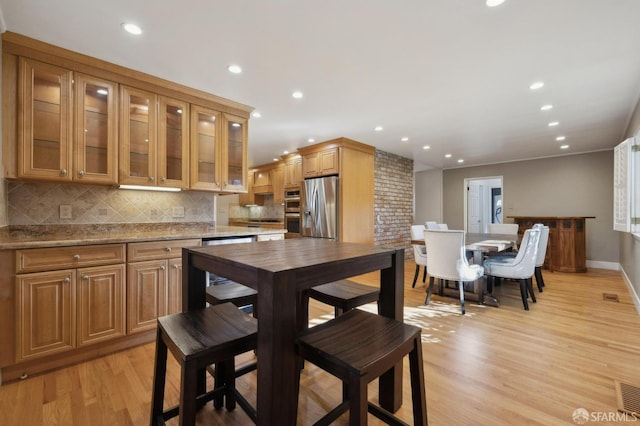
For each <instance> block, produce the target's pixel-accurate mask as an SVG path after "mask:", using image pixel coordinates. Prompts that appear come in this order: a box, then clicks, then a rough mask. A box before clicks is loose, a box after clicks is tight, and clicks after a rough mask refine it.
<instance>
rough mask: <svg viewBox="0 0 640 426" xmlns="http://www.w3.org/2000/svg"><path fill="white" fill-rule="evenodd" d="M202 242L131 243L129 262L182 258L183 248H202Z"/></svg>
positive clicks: (128, 248) (128, 254) (191, 240)
mask: <svg viewBox="0 0 640 426" xmlns="http://www.w3.org/2000/svg"><path fill="white" fill-rule="evenodd" d="M200 245H201V240H200V239H199V238H194V239H190V240H167V241H150V242H144V243H129V244H128V246H127V257H128V259H129V262H138V261H142V260H154V259H169V258H172V257H176V256H182V248H183V247H200Z"/></svg>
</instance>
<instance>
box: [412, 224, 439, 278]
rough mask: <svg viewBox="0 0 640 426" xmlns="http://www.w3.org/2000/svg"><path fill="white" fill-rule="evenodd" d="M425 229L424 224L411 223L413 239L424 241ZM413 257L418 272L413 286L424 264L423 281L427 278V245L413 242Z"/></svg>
mask: <svg viewBox="0 0 640 426" xmlns="http://www.w3.org/2000/svg"><path fill="white" fill-rule="evenodd" d="M433 223H435V222H433ZM424 230H425V226H423V225H411V240H413V241H415V240H422V241H424ZM413 257H414V259H415V262H416V273H415V275H414V276H413V283H412V284H411V287H415V286H416V281H417V279H418V275H419V274H420V267H421V266H424V272H423V274H422V282H425V281H426V280H427V246H425V245H424V243H422V244H413Z"/></svg>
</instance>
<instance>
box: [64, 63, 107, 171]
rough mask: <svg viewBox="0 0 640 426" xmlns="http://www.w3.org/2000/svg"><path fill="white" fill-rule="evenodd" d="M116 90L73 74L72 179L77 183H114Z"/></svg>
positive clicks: (99, 81)
mask: <svg viewBox="0 0 640 426" xmlns="http://www.w3.org/2000/svg"><path fill="white" fill-rule="evenodd" d="M116 88H117V83H113V82H109V81H104V80H99V79H96V78H93V77H89V76H86V75H81V74H78V75H76V78H75V95H76V115H75V118H76V121H75V123H76V125H75V128H76V135H75V143H74V145H75V152H76V154H75V163H74V175H73V179H74V180H76V181H78V182H92V183H105V184H116V183H117V182H118V151H117V142H118V140H117V134H118V126H117V125H118V122H117V120H116V108H117V91H116Z"/></svg>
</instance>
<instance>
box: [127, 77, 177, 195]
mask: <svg viewBox="0 0 640 426" xmlns="http://www.w3.org/2000/svg"><path fill="white" fill-rule="evenodd" d="M121 97H122V107H121V113H122V118H121V132H120V134H121V135H122V139H121V141H120V145H121V155H120V158H121V167H120V184H127V185H142V186H163V187H174V188H182V189H187V188H188V165H189V164H188V161H187V158H188V147H189V140H188V137H189V133H188V131H187V129H188V121H187V119H188V115H189V113H188V111H189V105H188V104H187V103H186V102H183V101H179V100H176V99H170V98H167V97H163V96H158V95H156V94H154V93H151V92H147V91H143V90H139V89H135V88H131V87H122V94H121Z"/></svg>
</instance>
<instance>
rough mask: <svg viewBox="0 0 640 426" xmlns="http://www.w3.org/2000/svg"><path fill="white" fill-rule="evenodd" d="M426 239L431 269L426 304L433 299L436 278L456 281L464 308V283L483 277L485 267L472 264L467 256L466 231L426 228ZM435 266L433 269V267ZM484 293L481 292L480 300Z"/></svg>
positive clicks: (463, 311)
mask: <svg viewBox="0 0 640 426" xmlns="http://www.w3.org/2000/svg"><path fill="white" fill-rule="evenodd" d="M424 239H425V244H426V246H427V249H428V251H429V256H427V269H428V270H429V277H430V278H429V287H428V289H427V299H426V300H425V305H428V304H429V302H430V301H431V294H432V292H433V284H434V279H435V278H438V279H439V280H440V283H441V284H442V281H443V280H448V281H455V282H457V283H458V288H459V290H460V309H461V310H462V314H463V315H464V313H465V308H464V283H465V282H470V281H475V280H477V279H478V278H480V277H482V274H483V268H482V266H480V265H470V264H469V262H468V261H467V258H466V256H465V247H464V246H465V243H464V231H449V230H426V231H424ZM432 268H433V269H432ZM483 298H484V294H482V293H481V294H480V299H479V300H480V301H482V300H483Z"/></svg>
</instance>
